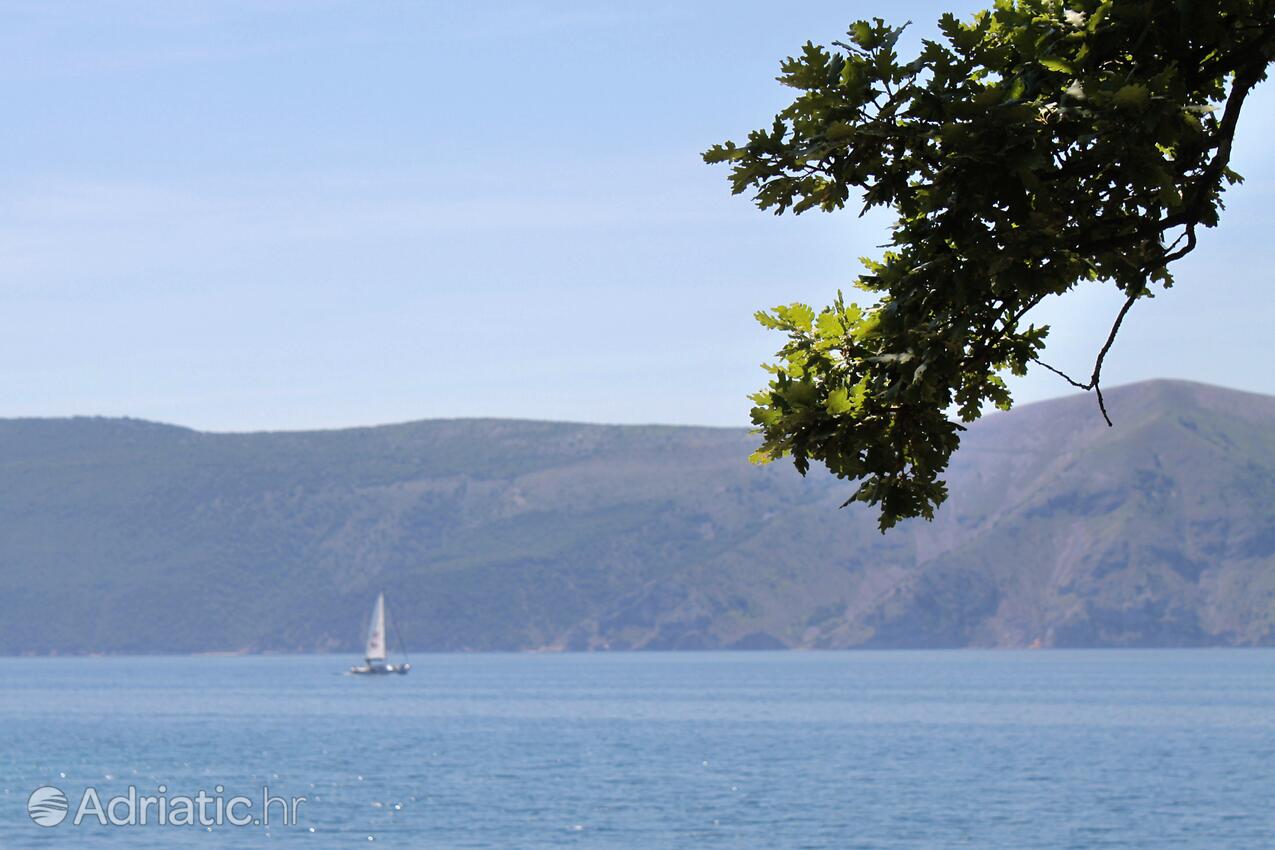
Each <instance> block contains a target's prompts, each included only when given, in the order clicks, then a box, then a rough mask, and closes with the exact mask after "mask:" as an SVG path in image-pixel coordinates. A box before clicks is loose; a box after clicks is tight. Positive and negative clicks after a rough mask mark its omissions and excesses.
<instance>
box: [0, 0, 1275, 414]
mask: <svg viewBox="0 0 1275 850" xmlns="http://www.w3.org/2000/svg"><path fill="white" fill-rule="evenodd" d="M983 5H985V4H983V3H980V2H977V0H975V2H963V3H958V2H950V3H941V4H938V3H933V2H929V0H911V2H909V1H908V0H895V1H894V2H885V0H866V2H858V3H854V2H852V3H845V2H838V3H832V2H817V0H816V1H812V2H806V3H802V4H798V5H787V4H775V3H773V2H772V3H760V2H738V0H732V2H704V3H692V2H684V3H667V4H665V3H660V2H647V3H642V4H636V3H632V2H613V3H604V2H598V3H583V2H544V3H513V2H509V3H505V2H489V3H455V2H445V3H434V2H426V1H425V0H420V1H419V2H401V1H400V2H391V0H378V2H366V0H359V2H326V0H304V2H299V0H256V2H251V3H237V2H215V3H212V2H190V1H189V0H168V2H165V3H153V2H136V3H127V2H110V1H109V0H92V2H72V0H67V1H66V2H59V3H47V2H43V0H30V2H4V0H0V16H2V18H3V20H4V21H5V26H4V27H3V28H0V99H2V102H3V103H4V104H5V108H6V119H7V120H6V121H5V127H4V133H3V135H0V417H17V416H69V415H109V416H133V417H139V418H144V419H152V420H159V421H164V422H172V423H177V424H182V425H187V426H191V427H196V428H201V429H207V430H221V431H226V430H231V431H248V430H265V429H304V428H331V427H344V426H352V425H369V424H378V423H386V422H398V421H406V420H413V419H423V418H433V417H458V416H502V417H517V418H531V419H556V420H575V421H589V422H614V423H639V422H642V423H645V422H661V423H671V424H703V425H732V426H733V425H746V424H747V423H748V408H749V404H750V403H749V402H748V401H747V399H746V396H747V394H748V393H750V392H752V391H754V390H756V389H758V388H759V387H761V386H762V385H764V383H765V378H766V376H765V375H764V373H763V372H762V371H761V370H760V368H759V364H761V363H762V362H764V361H766V360H767V359H768V358H769V357H770V355H771V354H772V353H773V352H774V350H775V349H776V348H778V346H779V345H780V344H782V340H781V338H780V337H779V336H778V335H776V334H774V333H773V332H768V331H765V330H764V329H762V328H761V327H760V326H758V325H757V324H756V323H755V322H754V320H753V318H752V314H753V313H754V311H756V310H757V309H759V308H763V307H769V306H773V305H775V304H779V303H788V302H791V301H805V302H807V303H811V304H814V305H816V306H822V305H824V304H827V303H829V302H830V301H831V299H832V298H833V297H834V296H835V294H836V291H837V289H838V288H847V289H848V288H849V285H850V283H851V282H852V281H853V280H854V277H855V275H856V274H857V272H858V270H859V267H858V262H857V258H858V257H860V256H863V255H874V254H877V253H879V249H878V248H877V247H876V246H878V245H880V244H881V243H883V242H884V241H885V240H886V238H887V229H886V228H887V224H888V218H887V217H885V216H873V217H870V218H866V219H860V218H857V217H856V216H855V215H854V214H853V213H851V212H847V213H844V214H833V215H828V214H822V213H817V212H813V213H807V214H805V215H803V216H800V217H796V218H794V217H791V216H784V217H780V218H776V217H774V216H772V215H770V214H769V213H763V212H761V211H758V210H756V209H755V208H754V207H753V206H752V204H751V203H750V202H749V201H748V200H747V199H746V198H744V197H732V196H731V195H730V193H729V189H728V186H727V183H726V171H725V170H724V169H723V168H721V167H716V168H710V167H709V166H706V165H704V164H703V163H702V162H701V161H700V152H702V151H703V150H704V149H705V148H707V147H708V146H710V145H711V144H713V143H715V142H718V141H721V140H724V139H727V138H741V137H742V136H743V135H744V134H746V132H747V131H748V130H751V129H753V128H755V127H758V126H763V125H765V124H767V123H768V121H769V119H770V116H771V115H773V113H774V112H775V111H777V110H778V109H779V108H781V107H782V106H783V105H784V104H785V103H786V102H787V100H788V99H790V94H791V93H790V92H789V91H787V90H785V89H784V88H783V87H781V86H780V85H779V84H778V83H776V82H775V80H774V77H775V75H776V73H777V69H778V63H779V61H780V60H781V59H782V58H783V57H784V56H786V55H790V54H792V53H794V52H796V51H797V50H798V49H799V48H800V45H801V44H802V43H803V42H805V41H806V40H807V39H811V40H814V41H817V42H824V43H826V42H828V41H831V40H833V39H836V38H839V37H840V36H841V35H842V34H843V33H844V31H845V29H846V26H847V25H848V24H849V22H850V20H851V19H852V18H859V17H872V16H881V17H884V18H887V19H888V20H891V21H903V20H911V21H913V27H912V29H911V30H909V32H910V33H911V35H910V38H912V39H913V41H915V39H917V38H919V37H921V36H923V35H927V36H928V35H932V34H933V33H934V21H935V20H936V19H937V17H938V16H939V14H940V13H941V12H942V11H945V10H952V11H955V12H957V13H959V14H962V15H964V14H968V13H970V12H972V11H974V10H975V9H977V8H980V7H981V6H983ZM1273 88H1275V83H1270V82H1268V83H1266V84H1265V85H1264V86H1263V87H1262V88H1261V89H1259V90H1258V91H1257V92H1256V93H1255V94H1254V96H1253V97H1251V98H1250V101H1249V104H1248V108H1247V110H1246V113H1245V116H1244V119H1243V121H1242V122H1241V126H1240V132H1239V139H1238V141H1237V144H1236V150H1235V154H1234V159H1233V165H1234V167H1236V168H1237V170H1239V171H1240V172H1241V173H1243V174H1244V175H1245V176H1246V178H1247V182H1246V183H1245V184H1244V185H1243V186H1240V187H1236V188H1235V189H1233V190H1231V192H1230V194H1229V195H1228V210H1227V212H1226V214H1225V216H1224V220H1223V224H1222V227H1221V228H1219V229H1218V230H1214V231H1206V232H1205V233H1204V238H1203V239H1202V240H1201V246H1200V247H1199V248H1198V249H1197V251H1196V253H1195V254H1193V255H1191V256H1190V257H1188V258H1187V259H1186V260H1185V261H1183V262H1182V263H1181V264H1180V265H1179V266H1178V267H1177V269H1178V270H1177V278H1178V283H1177V286H1176V287H1175V288H1174V289H1173V290H1172V291H1170V292H1169V293H1167V294H1165V295H1163V296H1161V297H1159V298H1157V299H1156V300H1154V301H1153V302H1149V303H1145V304H1140V305H1138V307H1137V308H1136V309H1135V311H1134V312H1133V313H1132V314H1131V315H1130V318H1129V320H1128V321H1127V322H1126V324H1125V329H1124V330H1123V332H1122V334H1121V337H1120V339H1119V341H1118V342H1117V345H1116V348H1115V349H1114V350H1113V352H1112V353H1111V355H1110V356H1109V357H1108V360H1107V367H1106V371H1105V375H1106V379H1105V383H1106V384H1107V385H1108V386H1114V385H1116V384H1118V383H1123V382H1129V381H1135V380H1142V379H1147V378H1156V377H1172V378H1185V379H1191V380H1198V381H1206V382H1210V383H1216V384H1221V385H1225V386H1230V387H1235V388H1239V389H1246V390H1251V391H1256V392H1264V393H1271V394H1275V369H1272V368H1271V361H1272V354H1275V341H1273V340H1275V333H1272V329H1275V299H1273V298H1272V297H1271V295H1270V293H1269V284H1270V283H1271V282H1272V275H1271V272H1270V269H1271V267H1272V266H1275V248H1273V247H1272V241H1273V240H1272V239H1271V238H1270V236H1269V235H1268V231H1269V229H1270V223H1271V214H1270V209H1271V207H1272V201H1275V197H1273V196H1275V153H1273V152H1272V148H1271V146H1270V141H1269V140H1270V138H1271V137H1272V135H1273V131H1275V91H1272V89H1273ZM1119 303H1120V298H1119V296H1118V294H1116V293H1115V292H1113V291H1111V289H1110V287H1109V286H1103V285H1091V286H1089V287H1086V288H1085V289H1083V290H1079V291H1077V292H1075V293H1073V294H1071V295H1070V296H1068V297H1066V298H1063V299H1059V300H1058V301H1056V302H1055V303H1052V304H1048V305H1046V306H1045V307H1044V308H1042V311H1041V318H1040V320H1041V321H1047V322H1048V323H1049V324H1051V326H1052V327H1053V332H1052V334H1051V344H1050V347H1049V350H1048V359H1049V361H1050V362H1051V363H1053V364H1054V365H1056V366H1060V367H1062V368H1066V369H1068V370H1069V371H1072V372H1073V373H1077V374H1083V373H1085V372H1086V371H1087V370H1088V368H1090V367H1091V364H1092V359H1093V355H1094V353H1095V352H1096V350H1097V347H1098V346H1099V344H1100V343H1101V340H1102V339H1103V338H1104V337H1105V334H1106V332H1107V329H1108V327H1109V325H1110V321H1111V318H1112V317H1113V316H1114V314H1115V312H1116V310H1117V309H1118V307H1119ZM1012 386H1013V388H1014V390H1015V393H1016V399H1017V401H1018V403H1020V404H1021V403H1023V402H1028V401H1033V400H1038V399H1043V398H1050V397H1055V396H1059V395H1065V394H1067V393H1068V391H1069V388H1068V387H1067V386H1066V385H1065V384H1064V383H1063V382H1062V381H1061V379H1059V378H1058V377H1056V376H1054V375H1051V374H1049V373H1048V372H1045V371H1044V370H1037V372H1034V373H1033V374H1031V375H1029V376H1028V377H1026V378H1024V379H1018V380H1015V381H1014V382H1013V383H1012Z"/></svg>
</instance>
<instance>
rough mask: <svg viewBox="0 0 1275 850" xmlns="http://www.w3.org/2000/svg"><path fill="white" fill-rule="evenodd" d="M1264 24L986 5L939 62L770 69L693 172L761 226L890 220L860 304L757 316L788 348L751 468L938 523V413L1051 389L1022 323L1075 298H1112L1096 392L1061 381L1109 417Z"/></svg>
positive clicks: (826, 60) (1211, 183)
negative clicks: (847, 486) (769, 77)
mask: <svg viewBox="0 0 1275 850" xmlns="http://www.w3.org/2000/svg"><path fill="white" fill-rule="evenodd" d="M1273 19H1275V0H1214V1H1213V2H1207V1H1206V0H1069V2H1066V3H1064V2H1061V0H998V2H997V3H996V5H995V7H994V8H993V9H991V10H988V11H983V12H979V13H978V14H976V15H974V17H973V18H972V20H969V21H966V22H962V21H959V20H957V19H956V18H955V17H954V16H952V15H950V14H949V15H944V16H943V17H942V19H941V20H940V21H939V29H940V30H941V32H942V35H943V40H942V41H933V40H925V41H923V47H922V49H921V51H920V54H919V55H918V56H917V57H916V58H915V59H912V60H909V61H906V62H903V61H901V60H900V58H899V56H898V53H897V52H896V46H897V44H898V40H899V37H900V34H901V33H902V31H903V27H892V26H889V25H887V24H886V23H885V22H884V21H882V20H881V19H876V20H873V21H858V22H856V23H854V24H853V25H852V26H851V27H850V30H849V33H848V39H847V40H846V41H844V42H842V41H838V42H834V43H833V45H832V46H831V48H826V47H820V46H816V45H814V44H812V43H807V44H806V45H805V46H804V47H803V48H802V51H801V54H800V55H799V56H797V57H791V58H788V59H786V60H785V61H784V62H783V63H782V73H781V76H780V77H779V81H780V82H782V83H783V84H784V85H786V86H790V87H792V88H794V89H796V90H797V91H798V92H799V94H798V95H797V97H796V99H795V100H794V101H793V103H792V104H791V105H790V106H788V107H787V108H786V109H784V110H783V111H782V112H780V113H779V114H778V115H777V116H776V117H775V119H774V121H773V123H772V124H771V126H770V127H769V128H765V129H760V130H757V131H754V132H752V133H750V134H749V135H748V139H747V141H746V142H744V143H742V144H736V143H735V142H729V141H728V142H725V143H724V144H720V145H716V146H714V147H713V148H712V149H711V150H709V151H708V152H707V153H705V154H704V159H705V160H706V161H707V162H709V163H728V164H729V165H730V169H731V171H730V182H731V185H732V187H733V190H734V192H735V193H736V194H739V193H743V192H748V191H751V192H752V193H753V196H754V198H755V200H756V203H757V205H758V206H759V207H761V208H762V209H770V210H773V211H774V212H775V213H776V214H780V213H783V212H785V211H786V210H791V211H792V212H794V213H802V212H805V211H807V210H810V209H815V208H818V209H821V210H825V211H832V210H838V209H841V208H842V207H843V206H844V205H846V204H847V203H849V202H851V201H852V200H860V199H861V200H862V203H863V209H864V210H865V211H866V210H867V209H870V208H872V207H877V206H889V207H892V208H893V209H894V211H895V213H896V214H897V218H896V221H895V223H894V225H893V229H892V236H891V238H890V245H889V246H888V247H889V250H887V251H886V252H885V254H884V255H883V256H882V257H880V258H878V259H866V258H865V259H864V260H863V264H864V266H865V272H864V273H863V274H862V275H860V276H859V277H858V280H857V281H856V282H855V286H856V287H858V288H859V289H860V290H863V291H865V292H867V293H869V294H870V297H871V298H872V299H873V300H871V301H870V303H868V304H866V305H859V304H854V303H846V301H845V300H844V299H843V297H842V295H841V294H840V293H838V296H837V299H836V300H835V302H834V303H833V304H832V305H831V306H829V307H827V308H824V309H823V310H821V311H818V312H816V311H815V310H814V309H812V308H811V307H809V306H807V305H804V304H791V305H788V306H783V307H777V308H775V309H773V310H771V311H764V312H760V313H758V314H757V317H758V319H759V321H761V323H762V324H764V325H765V326H767V327H769V328H773V329H775V330H778V331H781V332H783V333H785V334H787V343H786V344H785V345H784V347H783V348H782V349H781V350H780V351H779V353H778V360H777V362H776V363H775V364H773V365H771V366H768V367H767V368H768V370H769V371H770V372H771V373H772V378H771V380H770V382H769V385H768V386H767V387H766V388H765V389H764V390H762V391H761V392H759V393H757V394H756V395H754V396H753V401H754V402H755V404H756V406H755V407H754V408H753V411H752V417H753V421H754V423H755V424H756V425H757V426H758V428H759V431H760V432H761V434H762V435H763V437H764V442H763V444H762V447H761V448H760V449H759V451H758V452H757V454H755V455H754V459H756V460H759V461H761V462H765V461H769V460H773V459H775V458H779V457H784V456H791V457H792V458H793V461H794V462H795V464H796V466H797V468H798V469H799V470H801V472H802V473H803V474H804V473H805V472H806V471H807V470H808V468H809V466H810V463H811V461H819V462H823V463H824V464H826V465H827V467H828V469H829V470H830V471H831V472H832V473H834V474H835V475H837V476H839V477H842V478H847V479H851V480H853V481H857V482H859V483H858V487H857V489H856V490H855V492H854V494H853V496H851V498H850V499H849V500H848V501H847V504H849V502H852V501H862V502H867V503H869V504H872V505H877V506H879V510H880V525H881V528H882V530H884V529H886V528H888V527H890V526H892V525H893V524H894V523H895V522H896V521H898V520H899V519H902V518H905V517H915V516H924V517H932V516H933V511H934V508H935V507H936V506H937V505H939V504H940V503H941V502H942V501H943V500H944V499H945V498H946V495H947V491H946V486H945V484H944V482H943V480H942V479H941V475H942V473H943V471H944V470H945V469H946V468H947V465H948V462H949V460H950V458H951V455H952V452H953V451H955V449H956V448H957V446H958V445H959V441H960V437H959V432H960V431H961V430H962V426H961V425H960V424H959V423H956V422H953V421H951V420H950V419H949V416H948V411H949V410H950V409H951V408H952V407H953V406H955V408H956V409H957V410H958V412H959V416H960V419H961V420H962V421H963V422H969V421H972V420H974V419H976V418H978V416H979V415H980V412H981V411H982V410H983V409H984V407H985V406H986V405H988V404H994V405H996V406H997V407H1000V408H1008V407H1009V406H1010V403H1011V398H1010V394H1009V392H1008V391H1007V389H1006V385H1005V383H1004V381H1003V380H1002V377H1001V376H1002V375H1003V374H1004V373H1005V372H1006V371H1008V372H1010V373H1013V374H1019V375H1021V374H1024V373H1025V372H1026V371H1027V369H1028V368H1029V366H1030V365H1031V364H1033V363H1039V364H1040V365H1042V366H1045V364H1043V363H1041V361H1040V360H1039V359H1038V357H1039V354H1040V353H1041V351H1042V349H1043V348H1044V343H1045V337H1046V334H1047V332H1048V328H1047V327H1043V326H1041V327H1038V326H1036V325H1034V324H1031V323H1030V322H1028V320H1027V318H1025V317H1026V315H1027V313H1028V311H1030V310H1031V309H1032V308H1033V307H1035V306H1036V305H1037V304H1039V303H1041V301H1043V300H1044V299H1046V298H1047V297H1049V296H1051V295H1060V294H1063V293H1066V292H1068V291H1069V290H1071V289H1072V288H1073V287H1075V286H1077V285H1078V284H1080V283H1082V282H1085V281H1103V282H1107V283H1108V284H1109V285H1114V286H1116V287H1118V288H1119V289H1120V291H1121V292H1122V293H1124V295H1125V296H1126V300H1125V302H1124V307H1123V309H1121V310H1120V312H1119V314H1118V315H1117V316H1116V318H1115V322H1114V324H1113V326H1112V328H1111V331H1110V335H1109V336H1108V338H1107V342H1106V344H1105V345H1104V346H1103V348H1102V350H1101V351H1100V352H1099V353H1098V355H1097V358H1096V361H1095V365H1094V370H1093V372H1092V374H1091V375H1090V376H1088V379H1087V380H1084V381H1078V380H1074V379H1072V378H1067V380H1069V381H1071V383H1072V384H1074V385H1075V386H1077V387H1080V388H1082V389H1087V390H1095V391H1096V392H1097V395H1098V401H1099V406H1100V407H1101V408H1102V413H1103V415H1104V416H1105V415H1106V409H1105V406H1103V404H1102V395H1101V388H1100V386H1099V382H1100V379H1101V372H1102V361H1103V358H1104V357H1105V356H1106V353H1107V351H1108V350H1109V349H1110V347H1111V345H1112V343H1113V341H1114V339H1115V336H1116V333H1117V331H1118V330H1119V326H1120V323H1121V321H1123V319H1124V317H1125V315H1126V314H1127V313H1128V311H1129V309H1130V307H1132V305H1133V304H1134V303H1135V302H1136V301H1137V300H1138V299H1140V298H1145V297H1151V296H1152V295H1153V289H1154V288H1159V287H1164V288H1167V287H1169V286H1171V285H1172V282H1173V278H1172V275H1171V274H1170V271H1169V265H1170V264H1171V263H1172V262H1173V261H1174V260H1176V259H1178V258H1180V257H1182V256H1183V255H1185V254H1186V253H1187V252H1189V251H1191V250H1192V249H1193V248H1194V247H1195V244H1196V230H1197V228H1199V227H1201V226H1203V227H1213V226H1215V225H1216V224H1217V223H1218V215H1219V212H1220V210H1221V209H1222V207H1223V204H1222V192H1223V189H1224V188H1225V186H1227V185H1229V184H1233V183H1235V182H1237V181H1238V180H1239V179H1240V177H1239V175H1237V174H1235V173H1234V172H1233V171H1231V169H1230V168H1229V165H1228V164H1229V160H1230V155H1231V145H1232V139H1233V138H1234V134H1235V130H1236V125H1237V122H1238V120H1239V116H1240V112H1241V110H1242V109H1243V106H1244V102H1245V99H1246V97H1247V96H1248V94H1249V92H1250V91H1251V90H1252V89H1253V87H1254V86H1255V85H1257V84H1258V83H1259V82H1261V81H1262V80H1263V79H1265V77H1266V73H1267V68H1268V65H1269V64H1270V63H1271V61H1272V60H1273V59H1275V20H1273ZM1045 368H1050V369H1051V370H1052V371H1058V370H1056V369H1053V367H1049V366H1045ZM1059 374H1062V373H1061V372H1060V373H1059ZM1063 377H1067V376H1066V375H1063Z"/></svg>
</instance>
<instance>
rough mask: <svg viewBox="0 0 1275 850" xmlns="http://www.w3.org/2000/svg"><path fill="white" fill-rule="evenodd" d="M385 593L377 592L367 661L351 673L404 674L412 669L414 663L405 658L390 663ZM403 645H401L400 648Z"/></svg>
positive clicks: (368, 636)
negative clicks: (387, 649) (387, 648)
mask: <svg viewBox="0 0 1275 850" xmlns="http://www.w3.org/2000/svg"><path fill="white" fill-rule="evenodd" d="M385 643H386V640H385V594H384V593H380V594H377V597H376V607H374V608H373V609H372V623H371V625H369V626H368V628H367V651H366V652H365V653H364V659H365V660H366V662H367V663H365V664H362V665H358V666H354V667H351V668H350V672H351V673H359V674H364V673H398V674H400V675H401V674H404V673H406V672H407V671H408V670H411V669H412V665H411V664H408V663H407V660H406V658H404V661H403V663H401V664H390V663H388V662H387V661H386V660H385V659H386V651H385ZM401 648H402V647H401V646H400V649H401Z"/></svg>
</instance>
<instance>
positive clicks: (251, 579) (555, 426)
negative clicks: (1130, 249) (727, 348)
mask: <svg viewBox="0 0 1275 850" xmlns="http://www.w3.org/2000/svg"><path fill="white" fill-rule="evenodd" d="M1107 396H1108V406H1109V408H1110V410H1111V411H1112V415H1113V417H1114V419H1115V422H1116V427H1114V428H1107V427H1106V425H1105V424H1104V423H1103V421H1102V419H1101V417H1100V416H1099V415H1098V414H1097V412H1096V411H1095V409H1094V403H1093V399H1092V397H1090V396H1076V397H1071V398H1065V399H1060V400H1056V401H1049V402H1041V403H1037V404H1032V405H1026V406H1024V407H1022V408H1020V409H1017V410H1014V411H1012V412H1009V413H1004V414H996V415H993V416H990V417H987V418H986V419H984V420H982V421H980V422H978V423H976V424H975V425H973V426H972V427H971V428H970V430H969V432H968V433H967V434H966V435H965V438H964V441H963V445H962V447H961V449H960V451H959V452H958V453H957V455H956V458H955V461H954V464H953V467H952V470H951V474H950V475H949V476H948V480H949V484H950V489H951V494H952V495H951V499H950V501H949V503H948V504H947V505H945V506H944V507H943V509H942V510H940V511H939V514H938V516H937V517H936V519H935V521H934V522H933V523H924V522H909V523H905V524H903V525H902V526H900V527H899V528H898V529H896V530H895V531H893V532H891V533H888V534H886V535H884V536H883V535H881V534H879V533H877V531H876V530H875V527H874V519H873V516H872V514H871V512H869V511H867V510H865V509H861V508H848V509H846V510H838V509H837V505H838V504H840V502H841V501H843V500H844V498H845V497H846V495H847V494H848V491H847V485H846V484H844V483H842V482H837V481H836V480H834V479H832V478H831V477H830V476H827V475H824V474H820V473H818V472H812V473H811V475H810V477H809V478H807V479H802V478H800V477H799V476H798V475H796V473H795V472H793V471H792V470H791V468H790V467H788V466H787V465H784V464H773V465H771V466H769V467H765V468H757V467H753V466H750V465H749V464H748V463H747V461H746V458H747V455H748V452H749V451H750V449H751V447H752V446H753V443H754V438H753V437H751V436H750V435H749V434H748V433H747V432H745V431H743V430H737V429H717V428H688V427H672V426H668V427H665V426H600V425H583V424H566V423H552V422H528V421H513V420H493V419H487V420H431V421H423V422H414V423H407V424H402V425H390V426H381V427H375V428H357V429H347V430H340V431H313V432H291V433H255V434H208V433H201V432H197V431H192V430H190V429H186V428H179V427H174V426H167V425H157V424H154V423H149V422H143V421H138V420H121V419H93V418H77V419H21V420H0V653H6V654H21V653H38V654H45V653H50V652H59V653H84V652H198V651H216V650H243V651H328V650H355V649H356V648H357V647H358V641H359V637H360V626H361V622H360V618H361V617H364V616H366V610H367V608H368V607H369V605H370V603H371V600H372V599H373V597H374V596H375V594H376V592H377V591H379V590H382V589H384V590H385V591H386V592H387V595H388V598H389V603H390V610H391V615H392V616H394V617H396V618H397V619H398V621H399V624H400V630H401V631H402V632H403V633H404V635H405V637H406V639H407V642H408V644H409V647H410V648H411V649H413V650H520V649H678V648H719V647H720V648H741V649H747V648H778V647H806V648H847V647H963V646H1007V647H1010V646H1184V645H1187V646H1196V645H1244V646H1248V645H1272V644H1275V398H1271V397H1267V396H1260V395H1254V394H1250V393H1241V392H1236V391H1232V390H1225V389H1221V388H1217V387H1211V386H1206V385H1201V384H1191V383H1185V382H1179V381H1152V382H1146V383H1141V384H1134V385H1130V386H1126V387H1119V388H1116V389H1113V390H1110V391H1108V393H1107Z"/></svg>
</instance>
